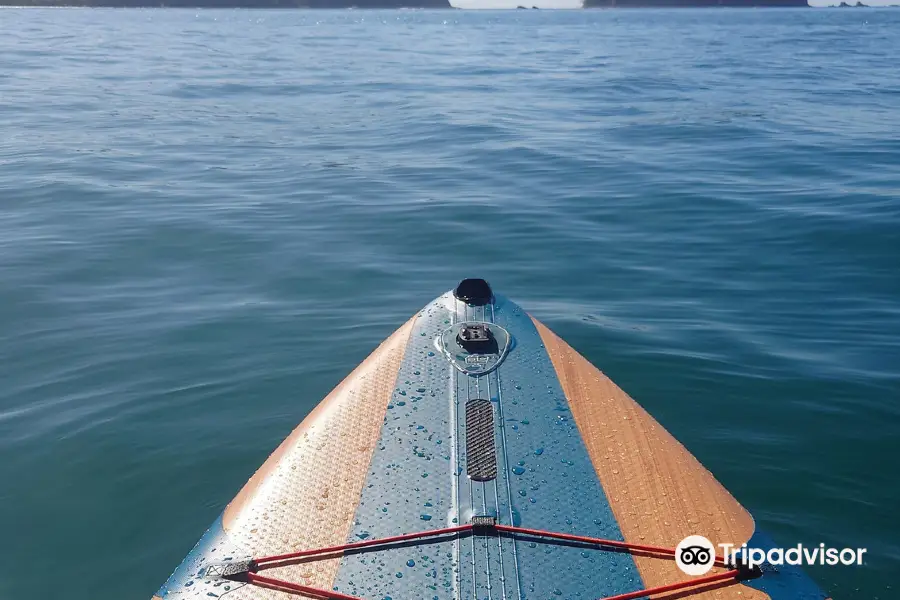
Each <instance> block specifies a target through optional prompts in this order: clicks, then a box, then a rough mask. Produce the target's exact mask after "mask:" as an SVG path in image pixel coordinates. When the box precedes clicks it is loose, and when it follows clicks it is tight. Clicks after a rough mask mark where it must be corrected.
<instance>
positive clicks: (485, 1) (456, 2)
mask: <svg viewBox="0 0 900 600" xmlns="http://www.w3.org/2000/svg"><path fill="white" fill-rule="evenodd" d="M581 1H582V0H450V4H452V5H453V6H455V7H458V8H486V9H490V8H515V7H516V6H520V5H521V6H527V7H528V8H531V7H532V6H537V7H538V8H581ZM808 1H809V2H810V4H812V6H817V7H818V6H831V5H833V4H840V2H841V0H808ZM844 1H845V2H847V4H856V0H844ZM862 3H863V4H868V5H869V6H888V5H891V4H900V0H862Z"/></svg>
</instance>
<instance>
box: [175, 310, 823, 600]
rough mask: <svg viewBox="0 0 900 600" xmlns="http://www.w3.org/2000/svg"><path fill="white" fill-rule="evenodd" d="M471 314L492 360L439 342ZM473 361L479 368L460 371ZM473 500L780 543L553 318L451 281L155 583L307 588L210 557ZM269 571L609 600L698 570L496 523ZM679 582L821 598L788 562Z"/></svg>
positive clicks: (624, 532) (395, 523) (551, 514)
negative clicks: (250, 575) (546, 322)
mask: <svg viewBox="0 0 900 600" xmlns="http://www.w3.org/2000/svg"><path fill="white" fill-rule="evenodd" d="M462 323H475V324H486V328H487V329H488V330H490V328H494V329H493V331H496V332H499V333H500V338H502V339H501V341H502V342H503V343H502V344H498V346H497V348H496V349H492V350H491V352H490V353H489V354H490V355H491V356H492V358H491V359H490V363H489V368H482V363H481V362H478V356H481V355H483V353H480V352H479V351H477V350H476V352H475V354H476V355H478V356H476V358H474V359H472V360H469V358H470V357H469V356H468V355H466V354H465V353H463V352H461V351H454V352H449V353H448V352H446V351H445V350H446V339H444V338H446V336H447V332H448V331H450V332H453V335H454V336H455V335H456V333H455V332H457V331H458V329H459V328H460V326H461V324H462ZM479 327H480V326H479ZM501 328H502V329H501ZM494 337H495V338H496V337H497V336H494ZM501 349H502V351H501ZM472 364H474V365H476V366H478V368H477V369H474V370H471V371H469V370H467V369H466V365H472ZM485 364H486V363H485ZM478 516H488V517H490V518H492V519H495V520H496V522H498V523H500V524H505V525H517V526H522V527H526V528H531V529H543V530H550V531H556V532H565V533H571V534H576V535H583V536H593V537H600V538H609V539H615V540H625V541H629V542H634V543H641V544H651V545H659V546H667V547H674V546H675V545H676V544H677V543H678V542H679V541H680V540H681V539H682V538H683V537H685V536H687V535H688V534H699V535H705V536H706V537H708V538H710V539H711V540H712V541H713V542H731V543H734V544H737V545H740V544H741V543H742V542H745V541H747V540H748V539H751V536H753V537H752V539H753V541H759V542H760V544H761V545H762V546H763V547H766V546H769V545H770V544H771V542H769V541H768V540H765V539H764V538H763V537H762V536H761V534H759V533H758V532H755V531H754V524H753V520H752V519H751V518H750V515H749V514H748V513H747V511H745V510H744V509H743V508H742V507H741V506H740V505H739V504H738V503H737V502H736V501H735V500H734V498H732V497H731V495H730V494H729V493H728V492H727V491H726V490H725V489H724V488H723V487H722V486H721V485H720V484H719V483H718V482H717V481H716V480H715V479H714V478H713V477H712V475H711V474H710V473H709V472H708V471H706V469H704V468H703V467H702V466H701V465H700V464H699V463H698V462H697V461H696V459H694V458H693V457H692V456H691V455H690V454H689V453H688V452H687V451H686V450H685V449H684V447H683V446H681V444H679V443H678V442H677V441H676V440H674V438H672V437H671V436H670V435H669V434H668V433H667V432H666V431H665V430H663V428H662V427H660V426H659V424H657V423H656V421H654V420H653V419H652V417H650V415H649V414H647V413H646V412H645V411H644V410H643V409H641V408H640V407H639V406H638V405H637V403H635V402H634V401H633V400H632V399H631V398H629V397H628V396H627V395H626V394H625V393H624V392H623V391H622V390H620V389H619V388H618V387H617V386H615V384H613V383H612V382H611V381H610V380H609V379H607V378H606V377H605V376H604V375H603V374H602V373H601V372H600V371H598V370H597V369H596V368H595V367H593V366H592V365H591V364H590V363H588V362H587V361H586V360H585V359H584V358H582V357H581V356H580V355H579V354H578V353H577V352H575V351H574V350H573V349H572V348H570V347H569V346H568V345H567V344H566V343H565V342H563V341H562V340H561V339H559V338H558V337H556V336H555V335H554V334H553V333H552V332H550V331H549V330H548V329H547V328H546V327H544V326H543V325H541V324H540V323H538V322H537V321H534V320H532V319H531V317H529V315H527V314H526V313H525V312H524V311H523V310H522V309H521V308H519V307H518V306H517V305H515V304H514V303H512V302H509V301H508V300H506V299H505V298H503V297H502V296H496V297H495V298H494V299H493V302H492V303H489V304H487V305H484V306H477V307H473V306H468V305H466V304H465V303H463V302H461V301H459V300H457V299H456V298H454V296H453V295H452V294H450V293H448V294H445V295H443V296H441V297H440V298H438V299H437V300H435V301H434V302H432V303H431V304H429V305H428V306H427V307H426V308H425V309H423V310H422V311H421V312H420V313H419V314H418V315H416V317H414V318H413V319H412V320H411V321H410V322H409V323H407V324H406V325H404V326H403V327H401V328H400V329H399V330H398V331H397V332H396V333H394V334H393V335H392V336H391V337H390V338H388V339H387V340H386V341H385V342H384V343H383V344H382V345H381V347H379V348H378V349H377V350H376V351H375V352H373V353H372V355H371V356H370V357H369V358H368V359H367V360H366V361H365V362H364V363H362V364H361V365H360V366H359V367H358V368H357V369H356V370H355V371H354V372H353V373H352V374H351V375H350V376H348V377H347V379H346V380H345V381H344V382H343V383H341V385H339V386H338V387H337V388H336V389H335V390H334V391H333V392H332V393H331V394H330V395H329V396H328V397H327V398H326V399H325V400H324V401H323V402H322V404H321V405H320V406H319V407H317V408H316V409H315V410H314V411H313V413H311V414H310V415H309V416H308V417H307V418H306V419H305V420H304V422H303V423H302V424H301V425H300V427H298V428H297V429H296V430H295V431H294V432H293V433H292V434H291V435H290V436H289V437H288V438H287V439H286V440H285V442H284V443H283V444H282V445H281V446H280V447H279V448H278V450H276V452H275V453H274V454H273V455H272V456H271V457H270V458H269V460H268V461H267V462H266V463H265V464H264V465H263V466H262V467H261V468H260V469H259V471H258V472H257V473H256V474H255V475H254V476H253V477H252V478H251V480H250V481H249V482H248V483H247V485H246V486H245V487H244V489H243V490H242V491H241V492H240V493H239V494H238V496H237V497H236V498H235V499H234V501H232V503H231V504H230V505H229V506H228V508H227V509H226V510H225V512H224V513H223V515H222V516H221V517H220V518H219V519H218V520H217V521H216V522H215V523H214V524H213V526H212V527H211V528H210V529H209V531H207V533H206V534H205V535H204V536H203V538H202V539H201V540H200V542H199V543H198V544H197V546H196V547H195V548H194V550H193V551H192V552H191V553H190V554H189V555H188V557H187V558H186V559H185V560H184V562H183V563H182V565H181V566H180V567H179V568H178V569H177V570H176V572H175V573H173V575H172V576H171V577H170V578H169V580H168V581H167V582H166V584H165V585H164V586H163V588H162V589H161V590H160V591H159V592H158V595H159V596H160V597H165V598H177V599H181V598H185V599H187V598H210V597H227V598H229V599H232V598H246V599H261V598H270V599H273V600H287V599H289V598H296V597H298V595H297V594H291V593H288V592H284V591H276V590H273V589H267V588H263V587H259V586H258V585H254V584H243V583H236V582H233V581H229V580H224V579H221V578H215V577H212V576H210V572H209V568H210V565H219V566H217V567H216V568H215V569H213V570H214V571H220V572H221V571H223V570H228V569H234V567H233V563H234V562H236V561H240V560H242V559H247V558H251V557H253V558H259V557H261V556H265V555H272V554H281V553H288V552H292V551H298V550H305V549H310V548H318V547H323V546H332V545H339V544H343V543H345V542H357V541H360V540H369V539H377V538H384V537H389V536H394V535H400V534H406V533H411V532H417V531H422V530H436V529H440V528H443V527H447V526H453V525H457V524H465V523H469V522H470V521H471V520H472V519H473V518H474V517H478ZM223 564H224V566H223ZM229 565H231V566H229ZM264 574H265V575H266V576H271V577H275V578H277V579H281V580H285V581H290V582H294V583H297V584H301V585H306V586H312V587H316V588H319V589H324V590H331V589H333V590H337V591H338V592H340V593H343V594H348V595H351V596H354V597H360V598H366V599H369V600H383V599H385V598H391V599H394V600H414V599H418V598H429V599H431V600H454V599H471V600H485V599H486V600H523V599H540V600H545V599H549V598H552V599H556V598H561V599H562V598H578V599H598V598H604V597H606V596H611V595H615V594H623V593H628V592H633V591H635V590H639V589H642V588H644V587H651V586H656V585H663V584H668V583H673V582H678V581H682V580H684V579H686V578H687V576H685V575H684V574H682V573H681V572H680V571H679V570H678V569H677V567H676V566H675V564H674V562H673V561H671V560H665V559H656V558H648V557H646V556H632V555H630V554H627V553H616V552H604V551H599V550H596V549H592V548H585V547H580V546H575V545H572V544H561V543H555V544H553V543H547V542H541V541H538V540H535V539H528V538H525V537H522V536H518V537H516V536H502V537H501V536H497V535H494V534H488V535H484V536H477V537H476V536H469V537H465V536H463V537H443V538H437V539H431V540H428V541H418V542H408V543H406V544H404V545H397V546H394V547H391V548H379V549H377V550H373V549H370V550H367V551H364V552H356V553H347V554H346V555H344V556H334V557H331V558H328V559H327V560H317V561H311V562H295V563H294V564H291V565H286V566H281V567H278V568H274V569H269V570H266V571H264ZM674 597H681V598H697V599H702V600H712V599H713V598H716V599H723V598H740V599H749V600H765V599H766V598H769V597H771V598H773V599H774V600H797V599H810V600H813V599H821V598H822V597H823V596H822V594H821V593H820V592H819V591H818V589H817V588H816V587H815V585H813V584H812V583H811V582H810V581H809V579H807V578H806V577H805V576H804V575H803V574H802V573H800V572H799V571H798V570H796V569H787V568H785V569H781V570H780V571H779V572H778V573H773V574H767V575H765V576H764V577H763V578H762V579H759V580H754V581H752V582H749V583H747V584H735V583H729V584H719V585H717V586H715V587H714V588H705V589H702V590H698V591H695V592H693V593H689V592H678V593H676V595H675V596H674ZM657 598H673V596H672V595H668V596H658V597H657Z"/></svg>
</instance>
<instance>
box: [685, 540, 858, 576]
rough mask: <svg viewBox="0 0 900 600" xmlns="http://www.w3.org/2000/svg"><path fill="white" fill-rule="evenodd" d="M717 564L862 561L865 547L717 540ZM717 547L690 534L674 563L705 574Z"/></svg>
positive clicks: (854, 563)
mask: <svg viewBox="0 0 900 600" xmlns="http://www.w3.org/2000/svg"><path fill="white" fill-rule="evenodd" d="M719 551H720V552H719V553H718V558H719V560H720V561H721V562H720V564H722V563H724V564H726V565H735V566H736V565H737V564H738V563H740V564H741V565H743V566H746V567H747V568H748V569H753V568H754V567H759V566H761V565H764V564H769V565H773V566H779V565H829V566H834V565H837V564H838V563H840V564H842V565H861V564H862V560H863V554H865V553H866V552H867V550H866V549H865V548H842V549H838V548H829V547H826V546H825V544H819V545H818V546H814V547H812V548H809V547H806V546H804V545H803V544H797V545H796V546H793V547H791V548H769V549H768V550H763V549H762V548H748V547H747V544H742V545H741V546H737V545H736V544H719ZM716 557H717V553H716V548H715V546H713V543H712V542H710V541H709V540H708V539H706V538H705V537H703V536H702V535H689V536H688V537H686V538H684V539H683V540H681V542H680V543H679V544H678V546H677V547H676V548H675V563H676V564H677V565H678V568H679V569H681V570H682V571H683V572H685V573H687V574H688V575H704V574H706V573H708V572H709V570H710V569H712V567H713V565H714V564H715V562H716Z"/></svg>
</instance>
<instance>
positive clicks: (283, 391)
mask: <svg viewBox="0 0 900 600" xmlns="http://www.w3.org/2000/svg"><path fill="white" fill-rule="evenodd" d="M898 52H900V10H890V9H885V10H865V11H864V10H847V11H837V10H825V9H822V10H784V11H769V10H744V11H741V10H709V11H703V10H696V11H695V10H684V11H675V12H665V11H652V10H647V11H599V12H546V11H543V12H541V11H534V12H527V13H522V12H515V11H510V12H460V11H447V12H402V11H398V12H348V11H341V12H302V11H296V12H280V11H273V12H262V11H200V12H198V11H188V10H185V11H174V10H173V11H166V10H133V11H117V10H109V11H106V10H20V9H5V10H0V384H2V385H0V539H2V545H3V551H2V553H0V556H2V560H0V564H2V565H3V568H2V570H0V598H3V600H6V599H16V600H18V599H30V598H34V599H45V598H46V599H52V598H62V597H65V598H67V599H70V600H121V599H124V598H147V597H148V596H149V595H150V594H151V593H152V592H153V591H155V590H156V588H157V587H158V586H159V585H160V584H161V583H162V582H163V581H164V580H165V578H166V577H167V576H168V575H169V573H170V572H171V570H172V569H173V568H174V567H175V565H176V564H177V563H178V562H179V561H180V560H181V558H182V557H183V556H184V555H185V553H186V552H187V551H188V550H189V549H190V548H191V546H192V545H193V543H194V542H195V541H196V539H197V538H198V537H199V536H200V534H201V533H202V532H203V530H204V529H205V528H206V526H207V525H209V523H210V522H211V521H212V520H213V519H214V518H215V517H216V515H217V513H218V512H219V511H220V510H221V509H222V507H223V506H224V505H225V503H226V502H227V501H228V500H229V499H230V498H231V497H232V496H233V495H234V493H235V492H236V491H237V490H238V489H239V488H240V486H241V485H242V484H243V482H244V481H245V480H246V479H247V478H248V476H249V475H250V474H251V473H252V472H253V470H254V469H255V468H256V467H257V466H258V465H259V464H260V463H261V462H262V461H263V460H264V459H265V457H266V456H267V455H268V454H269V452H270V451H272V450H273V449H274V448H275V446H276V445H277V444H278V443H279V442H280V441H281V439H282V438H283V437H284V436H285V435H287V433H288V432H289V431H290V430H291V429H292V428H293V427H294V425H295V424H296V423H298V422H299V421H300V420H301V419H302V418H303V416H304V415H305V414H306V413H307V412H308V411H309V410H310V409H311V408H312V407H313V406H314V405H315V404H316V403H317V402H318V400H319V399H320V398H322V397H323V396H324V395H325V394H326V393H327V392H328V391H329V390H330V389H331V388H332V387H333V386H334V385H335V384H336V383H337V382H338V381H339V380H340V379H341V378H343V376H344V375H346V374H347V373H348V372H349V371H350V370H351V369H352V368H353V367H354V366H355V365H356V364H357V363H358V362H359V361H360V360H361V359H363V358H364V357H365V356H366V355H367V354H368V352H369V351H371V350H372V349H373V348H374V347H375V346H376V345H377V344H378V343H379V342H380V341H381V340H382V339H383V338H384V337H385V336H387V335H388V334H389V333H390V332H391V331H392V330H393V329H394V328H395V327H397V326H399V325H400V324H401V323H402V322H403V321H405V320H406V319H407V318H408V317H409V316H410V315H411V314H412V313H413V312H414V311H416V310H417V309H418V308H420V307H421V306H422V305H423V304H425V303H426V302H428V301H429V300H430V299H431V298H432V297H434V296H436V295H438V294H440V293H441V292H443V291H445V290H447V289H449V288H451V287H452V286H453V285H454V284H455V283H456V281H457V280H458V279H460V278H462V277H464V276H483V277H486V278H487V279H489V280H490V281H491V283H492V284H493V285H494V287H495V289H497V290H498V291H499V292H501V293H504V294H506V295H508V296H510V297H512V298H513V299H515V300H517V301H518V302H519V303H520V304H522V305H523V306H524V307H525V308H526V309H528V310H530V311H531V312H532V313H533V314H535V315H536V316H538V317H539V318H541V319H543V320H545V321H546V322H547V323H548V324H549V325H550V326H551V327H552V328H554V329H555V330H557V331H558V332H559V333H560V334H562V335H563V336H564V337H566V338H567V339H568V340H569V341H570V342H571V343H572V345H573V346H575V347H576V348H577V349H578V350H580V351H581V352H583V353H584V354H585V355H586V356H587V357H588V358H589V359H590V360H591V361H593V362H594V363H595V364H597V365H598V366H599V367H600V368H601V369H603V370H604V371H606V372H607V373H608V374H610V375H611V376H612V377H613V378H614V379H615V380H616V381H617V382H619V384H620V385H621V386H622V387H624V388H625V389H626V390H628V391H629V392H630V393H631V394H632V395H633V396H634V397H635V398H636V399H637V400H638V401H639V402H641V403H642V404H643V405H644V406H645V407H646V408H647V409H648V410H649V411H650V412H651V413H652V414H654V415H655V416H656V417H657V418H658V419H659V420H660V421H661V422H662V423H663V424H664V425H665V426H666V427H667V428H668V429H669V430H670V431H671V432H672V433H673V434H675V436H676V437H678V438H680V439H681V440H682V441H683V442H684V443H685V445H686V446H687V447H688V448H689V449H690V450H691V451H693V452H694V453H695V454H696V455H697V457H698V458H699V459H700V460H701V461H702V462H704V463H705V464H706V465H707V466H708V467H709V468H710V469H711V470H712V471H713V472H714V473H715V474H716V476H717V477H718V478H719V479H720V480H721V481H722V482H723V483H724V484H725V485H726V486H727V487H728V488H729V489H730V490H732V492H733V493H734V494H735V496H736V497H737V498H738V499H739V500H741V501H742V502H743V503H744V504H745V505H746V506H747V507H748V508H750V510H751V511H753V512H754V514H755V516H756V518H757V521H758V522H759V524H760V525H761V526H762V527H764V528H766V529H768V530H770V531H771V532H772V533H773V534H774V535H775V537H776V538H777V539H778V541H779V542H781V543H782V544H784V545H794V544H796V543H798V542H803V543H805V544H818V543H820V542H824V543H826V544H829V545H835V546H839V547H844V546H853V547H856V546H860V547H866V548H868V555H867V556H868V559H869V560H868V563H867V565H866V566H864V567H861V568H851V567H837V568H828V567H823V568H818V569H812V570H811V574H812V575H813V577H814V578H815V579H816V580H817V581H818V582H819V583H820V584H821V585H822V586H823V588H825V589H826V590H827V591H829V592H831V593H832V594H833V595H834V596H835V598H836V599H847V598H852V599H861V600H871V599H873V598H881V599H884V600H890V599H894V598H897V597H898V594H900V591H898V590H900V583H898V582H897V575H898V574H900V517H898V514H897V506H898V503H900V482H898V480H897V473H898V467H897V460H898V457H900V273H898V271H900V68H898V65H900V54H898ZM323 340H325V341H323ZM63 588H66V591H65V593H63V591H62V589H63Z"/></svg>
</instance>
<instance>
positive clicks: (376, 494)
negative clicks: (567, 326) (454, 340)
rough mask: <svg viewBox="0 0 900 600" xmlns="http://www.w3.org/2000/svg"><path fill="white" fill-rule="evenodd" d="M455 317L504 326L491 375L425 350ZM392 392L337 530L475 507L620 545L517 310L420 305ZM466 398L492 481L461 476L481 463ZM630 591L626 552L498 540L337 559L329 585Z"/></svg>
mask: <svg viewBox="0 0 900 600" xmlns="http://www.w3.org/2000/svg"><path fill="white" fill-rule="evenodd" d="M460 322H488V323H496V324H498V325H500V326H502V327H503V328H504V329H505V330H506V331H508V332H509V334H510V336H511V338H512V341H511V342H510V346H511V347H510V349H509V351H508V352H507V355H506V357H505V358H504V360H503V361H502V362H501V363H500V364H499V366H498V367H497V368H496V369H495V370H494V371H492V372H489V373H487V374H481V373H472V374H466V373H462V372H460V371H459V369H457V368H455V367H454V366H453V365H452V364H451V362H450V360H448V359H447V357H446V356H443V353H442V352H440V351H439V349H438V348H437V347H436V346H435V339H437V338H439V337H440V334H441V332H443V331H445V330H447V328H449V327H451V326H452V325H454V324H457V323H460ZM397 388H398V389H397V390H396V391H395V393H394V397H393V398H392V399H391V404H390V406H389V409H388V415H387V418H386V420H385V424H384V428H383V430H382V434H381V439H380V441H379V446H378V448H377V450H376V452H375V456H374V458H373V461H372V465H371V467H370V470H369V477H368V479H367V481H366V486H365V489H364V491H363V496H362V499H361V501H360V506H359V510H358V511H357V513H356V517H355V525H354V530H353V533H352V536H351V538H353V539H357V538H363V537H366V538H368V537H373V538H381V537H387V536H391V535H397V534H400V533H406V532H410V531H417V530H422V529H436V528H440V527H444V526H447V525H454V524H457V523H467V522H469V520H470V519H471V517H472V516H473V515H485V514H487V515H492V516H495V517H496V518H497V520H498V522H499V523H502V524H507V525H510V524H512V525H521V526H523V527H531V528H536V529H550V530H554V531H565V532H569V533H583V534H588V535H595V536H598V537H609V538H615V539H621V533H620V531H619V529H618V526H617V524H616V520H615V518H614V517H613V514H612V511H611V510H610V507H609V504H608V502H607V500H606V497H605V494H604V493H603V490H602V488H601V487H600V484H599V482H598V480H597V477H596V474H595V472H594V468H593V465H592V463H591V458H590V456H589V454H588V451H587V448H586V447H585V445H584V443H583V442H582V440H581V437H580V435H579V434H578V429H577V426H576V424H575V423H574V421H573V420H572V418H571V413H570V411H569V408H568V405H567V403H566V399H565V395H564V394H563V391H562V388H561V387H560V385H559V381H558V380H557V378H556V373H555V371H554V370H553V366H552V364H551V363H550V359H549V357H548V355H547V353H546V351H545V350H544V348H543V344H542V342H541V339H540V336H539V335H538V331H537V329H536V328H535V326H534V323H533V322H532V321H531V319H530V318H529V317H528V315H527V314H525V313H524V311H522V310H521V309H520V308H519V307H518V306H516V305H515V304H513V303H511V302H508V301H506V300H505V299H504V298H502V297H497V298H496V299H495V301H494V304H490V305H487V306H479V307H471V306H467V305H465V304H464V303H462V302H460V301H457V300H456V299H455V298H454V297H453V296H452V295H451V294H446V295H444V296H442V297H441V298H439V299H438V300H436V301H435V302H433V303H432V304H430V305H429V306H428V307H427V308H426V309H425V311H423V313H422V314H421V315H420V317H419V319H418V320H417V321H416V323H415V325H414V328H413V332H412V335H411V336H410V344H409V347H408V348H407V351H406V355H405V358H404V361H403V364H402V365H401V367H400V377H399V378H398V385H397ZM478 399H484V400H487V401H489V402H490V404H491V405H492V407H493V413H494V414H495V415H496V417H495V418H494V419H493V420H494V425H493V435H494V440H495V451H496V456H497V465H498V467H497V476H496V477H494V478H491V479H489V480H486V481H477V480H475V479H474V478H471V477H469V476H468V473H469V470H470V469H472V468H473V465H474V464H477V463H479V461H480V459H481V455H480V454H478V455H476V456H469V455H468V451H469V450H470V449H473V448H480V445H479V444H480V443H481V441H482V438H483V436H484V434H485V432H484V430H483V429H482V428H481V427H480V426H479V427H478V428H477V429H476V430H474V431H470V430H467V427H466V425H467V419H466V416H467V406H468V405H469V403H470V402H473V401H474V402H477V401H478ZM471 435H475V436H477V438H478V439H477V440H476V441H475V442H474V443H473V441H472V440H470V437H469V436H471ZM476 468H477V467H476ZM550 573H552V574H553V575H554V576H552V577H548V576H547V574H550ZM598 573H599V574H600V575H599V576H598ZM641 585H642V584H641V580H640V577H639V575H638V573H637V569H636V568H635V565H634V561H633V560H632V558H631V556H629V555H627V554H616V553H600V552H595V551H585V550H584V549H583V548H575V547H571V546H563V545H547V544H539V543H536V542H535V541H533V540H521V539H520V540H516V539H511V538H508V537H503V538H498V537H479V538H472V537H470V538H463V539H460V540H448V541H444V542H441V543H437V544H429V545H419V546H416V547H409V548H404V549H402V550H384V551H378V552H372V553H366V554H360V555H354V556H348V557H345V558H344V560H343V561H342V563H341V568H340V570H339V572H338V577H337V580H336V581H335V586H336V588H337V589H338V591H341V592H343V593H347V594H351V595H356V596H362V597H365V598H372V599H381V598H385V597H391V598H395V599H398V600H399V599H412V598H422V597H425V598H438V599H448V598H471V599H473V600H474V599H478V600H482V599H485V598H488V599H493V598H498V599H519V598H556V597H563V598H576V597H580V598H599V597H602V596H607V595H612V594H616V593H623V592H628V591H632V590H635V589H638V588H640V587H641ZM423 590H424V591H423ZM426 593H427V595H426Z"/></svg>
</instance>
